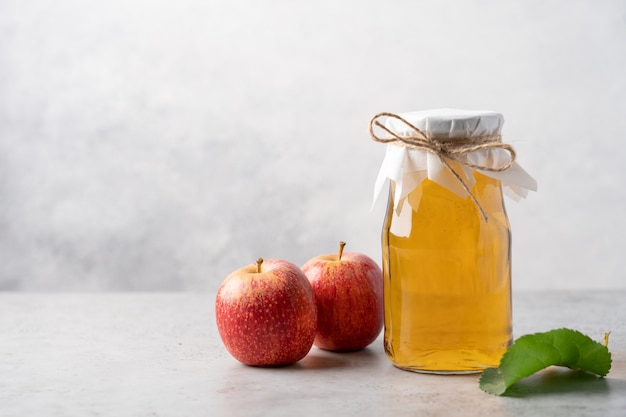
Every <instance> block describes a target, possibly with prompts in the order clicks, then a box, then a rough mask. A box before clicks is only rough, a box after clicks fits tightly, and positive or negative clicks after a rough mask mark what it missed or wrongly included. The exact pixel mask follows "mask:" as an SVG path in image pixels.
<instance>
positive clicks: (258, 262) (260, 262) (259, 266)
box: [256, 258, 263, 273]
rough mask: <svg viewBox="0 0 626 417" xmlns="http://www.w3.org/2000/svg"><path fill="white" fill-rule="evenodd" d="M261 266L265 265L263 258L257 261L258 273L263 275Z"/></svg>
mask: <svg viewBox="0 0 626 417" xmlns="http://www.w3.org/2000/svg"><path fill="white" fill-rule="evenodd" d="M261 264H263V258H259V259H257V260H256V272H257V273H261Z"/></svg>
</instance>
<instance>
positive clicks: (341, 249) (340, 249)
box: [339, 242, 346, 260]
mask: <svg viewBox="0 0 626 417" xmlns="http://www.w3.org/2000/svg"><path fill="white" fill-rule="evenodd" d="M345 246H346V242H339V260H341V255H343V248H344V247H345Z"/></svg>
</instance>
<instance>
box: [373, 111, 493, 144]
mask: <svg viewBox="0 0 626 417" xmlns="http://www.w3.org/2000/svg"><path fill="white" fill-rule="evenodd" d="M398 116H400V117H402V118H403V119H405V120H406V121H408V122H409V123H411V124H412V125H414V126H415V127H417V128H419V129H420V130H421V131H423V132H424V133H426V134H427V135H429V136H431V137H434V138H437V139H448V138H467V137H476V136H488V135H497V134H500V132H501V130H502V125H503V124H504V117H503V116H502V114H501V113H497V112H494V111H481V110H460V109H433V110H423V111H414V112H409V113H399V114H398ZM385 126H386V127H387V128H388V129H390V130H392V131H394V132H396V133H397V134H398V135H400V136H403V135H411V134H413V133H414V131H413V130H412V129H411V128H410V127H409V126H407V125H406V124H405V123H403V122H402V121H401V120H398V119H396V118H391V117H390V118H387V120H386V122H385Z"/></svg>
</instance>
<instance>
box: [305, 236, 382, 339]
mask: <svg viewBox="0 0 626 417" xmlns="http://www.w3.org/2000/svg"><path fill="white" fill-rule="evenodd" d="M344 246H345V243H344V242H341V243H340V244H339V253H337V254H331V255H324V256H318V257H315V258H313V259H310V260H309V261H307V262H306V263H305V264H304V265H303V266H302V271H303V272H304V273H305V275H306V276H307V278H308V279H309V281H310V282H311V287H313V294H314V296H315V304H316V305H317V332H316V335H315V341H314V342H313V343H314V344H315V346H317V347H319V348H321V349H326V350H332V351H351V350H358V349H363V348H364V347H366V346H367V345H369V344H370V343H372V342H373V341H374V340H375V339H376V337H377V336H378V335H379V334H380V331H381V329H382V327H383V275H382V271H381V269H380V267H379V266H378V265H377V264H376V262H374V261H373V260H372V259H371V258H369V257H368V256H366V255H363V254H359V253H350V252H346V253H344V252H343V248H344Z"/></svg>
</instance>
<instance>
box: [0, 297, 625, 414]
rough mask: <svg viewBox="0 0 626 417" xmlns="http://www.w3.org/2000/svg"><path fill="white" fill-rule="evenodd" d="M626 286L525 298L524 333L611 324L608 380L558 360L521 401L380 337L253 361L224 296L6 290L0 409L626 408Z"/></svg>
mask: <svg viewBox="0 0 626 417" xmlns="http://www.w3.org/2000/svg"><path fill="white" fill-rule="evenodd" d="M625 299H626V291H614V292H546V293H516V294H515V295H514V329H515V334H516V336H520V335H522V334H527V333H532V332H537V331H545V330H550V329H553V328H558V327H570V328H575V329H578V330H580V331H582V332H584V333H586V334H588V335H590V336H592V337H594V338H596V339H597V340H601V339H602V337H603V335H604V333H605V332H607V331H611V332H612V333H611V338H610V343H609V348H610V350H611V351H612V354H613V366H612V369H611V372H610V373H609V375H608V376H607V377H606V378H596V377H591V376H585V375H580V374H576V373H574V372H572V371H569V370H567V371H566V370H563V369H562V368H552V369H549V370H546V371H544V372H541V373H539V374H536V375H535V376H533V377H531V378H528V379H527V380H524V381H523V384H522V386H521V388H522V389H520V390H519V391H518V392H517V394H516V395H515V396H510V397H495V396H491V395H488V394H485V393H484V392H482V391H481V390H480V389H479V388H478V382H477V381H478V376H477V375H464V376H440V375H423V374H415V373H411V372H406V371H402V370H399V369H397V368H395V367H393V366H392V365H391V364H390V363H389V361H388V360H387V359H386V357H385V355H384V352H383V349H382V337H379V339H378V340H376V341H375V342H374V343H373V344H372V345H371V346H370V347H368V348H367V349H365V350H362V351H360V352H355V353H348V354H339V353H330V352H325V351H322V350H319V349H317V348H315V347H314V348H312V350H311V351H310V352H309V354H308V355H307V356H306V357H305V358H304V359H303V360H302V361H300V362H299V363H297V364H295V365H292V366H288V367H283V368H271V369H267V368H252V367H247V366H245V365H242V364H240V363H238V362H237V361H235V360H234V359H233V358H231V357H230V356H229V354H228V353H227V352H226V351H225V349H224V347H223V346H222V344H221V341H220V339H219V336H218V334H217V330H216V327H215V322H214V314H213V302H214V294H198V293H121V294H111V293H106V294H23V293H0V416H22V417H24V416H51V417H56V416H233V417H236V416H257V415H258V416H289V417H293V416H323V415H328V416H334V417H341V416H356V415H358V416H370V415H371V416H394V417H397V416H454V415H462V416H481V417H485V416H533V417H536V416H568V417H576V416H605V417H606V416H625V415H626V303H625V302H624V300H625Z"/></svg>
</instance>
